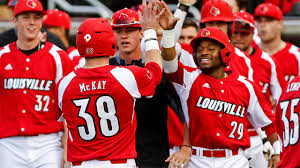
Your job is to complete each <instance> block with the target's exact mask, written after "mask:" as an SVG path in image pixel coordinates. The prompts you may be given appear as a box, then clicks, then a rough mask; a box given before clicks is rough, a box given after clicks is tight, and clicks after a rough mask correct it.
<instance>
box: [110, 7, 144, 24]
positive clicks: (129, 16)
mask: <svg viewBox="0 0 300 168" xmlns="http://www.w3.org/2000/svg"><path fill="white" fill-rule="evenodd" d="M111 27H112V28H116V27H137V28H140V27H141V23H140V19H139V15H138V13H137V11H135V10H133V9H127V8H125V9H121V10H118V11H117V12H115V13H114V15H113V16H112V23H111Z"/></svg>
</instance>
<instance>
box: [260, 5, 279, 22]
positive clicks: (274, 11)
mask: <svg viewBox="0 0 300 168" xmlns="http://www.w3.org/2000/svg"><path fill="white" fill-rule="evenodd" d="M258 16H266V17H271V18H274V19H278V20H282V18H283V14H282V11H281V9H280V8H279V7H278V6H276V5H274V4H272V3H262V4H260V5H258V6H257V7H256V8H255V11H254V17H255V18H256V17H258Z"/></svg>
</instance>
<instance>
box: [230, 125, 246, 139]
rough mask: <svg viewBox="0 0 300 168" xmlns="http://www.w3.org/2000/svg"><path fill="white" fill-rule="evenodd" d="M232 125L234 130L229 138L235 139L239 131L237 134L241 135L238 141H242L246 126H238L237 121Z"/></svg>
mask: <svg viewBox="0 0 300 168" xmlns="http://www.w3.org/2000/svg"><path fill="white" fill-rule="evenodd" d="M230 125H231V126H232V127H233V129H232V131H231V133H230V134H229V136H228V137H229V138H235V136H234V133H235V131H236V129H237V134H238V135H239V136H238V137H237V139H238V140H241V139H242V138H243V131H244V125H243V123H240V124H239V126H237V125H238V123H237V122H236V121H232V122H231V124H230Z"/></svg>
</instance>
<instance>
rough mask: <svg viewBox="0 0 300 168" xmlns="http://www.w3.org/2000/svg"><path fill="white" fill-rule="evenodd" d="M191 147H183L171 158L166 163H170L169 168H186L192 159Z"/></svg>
mask: <svg viewBox="0 0 300 168" xmlns="http://www.w3.org/2000/svg"><path fill="white" fill-rule="evenodd" d="M191 150H192V149H191V147H187V146H182V147H181V149H180V150H179V151H178V152H176V153H174V154H173V155H171V156H169V157H168V158H167V159H166V162H169V167H168V168H186V166H187V164H188V163H189V161H190V158H191V153H192V151H191Z"/></svg>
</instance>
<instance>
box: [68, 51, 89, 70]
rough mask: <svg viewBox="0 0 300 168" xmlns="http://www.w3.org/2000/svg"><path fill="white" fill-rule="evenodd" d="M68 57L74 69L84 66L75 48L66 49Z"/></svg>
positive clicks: (82, 59) (83, 60)
mask: <svg viewBox="0 0 300 168" xmlns="http://www.w3.org/2000/svg"><path fill="white" fill-rule="evenodd" d="M68 55H69V58H70V59H71V61H72V62H73V64H74V66H75V69H77V68H80V67H83V65H84V64H85V59H84V58H83V57H81V56H80V54H79V52H78V49H77V48H75V47H70V48H68Z"/></svg>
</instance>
